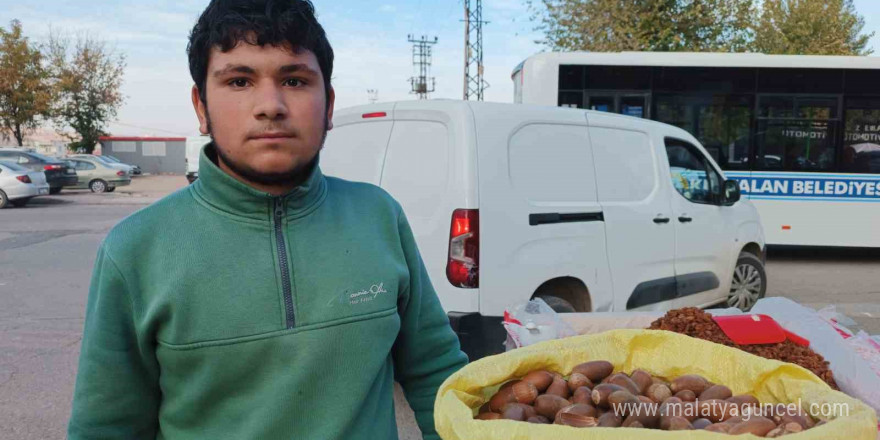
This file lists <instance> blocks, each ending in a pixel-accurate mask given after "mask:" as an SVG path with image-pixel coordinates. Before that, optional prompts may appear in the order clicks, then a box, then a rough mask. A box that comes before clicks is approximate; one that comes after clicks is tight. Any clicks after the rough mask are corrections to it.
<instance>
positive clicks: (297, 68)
mask: <svg viewBox="0 0 880 440" xmlns="http://www.w3.org/2000/svg"><path fill="white" fill-rule="evenodd" d="M278 71H279V72H281V73H296V72H302V73H306V74H311V75H317V74H318V72H316V71H315V70H314V69H312V68H311V67H309V66H308V64H302V63H300V64H288V65H286V66H281V68H280V69H278Z"/></svg>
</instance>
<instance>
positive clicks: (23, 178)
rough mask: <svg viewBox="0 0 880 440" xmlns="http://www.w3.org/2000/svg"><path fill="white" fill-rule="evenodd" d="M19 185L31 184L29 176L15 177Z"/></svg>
mask: <svg viewBox="0 0 880 440" xmlns="http://www.w3.org/2000/svg"><path fill="white" fill-rule="evenodd" d="M15 178H16V179H18V180H19V181H20V182H21V183H33V182H31V178H30V177H29V176H15Z"/></svg>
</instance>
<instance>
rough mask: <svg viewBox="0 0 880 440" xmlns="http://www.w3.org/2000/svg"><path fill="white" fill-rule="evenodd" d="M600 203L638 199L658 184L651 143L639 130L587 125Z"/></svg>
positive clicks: (641, 198)
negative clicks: (588, 126) (594, 162)
mask: <svg viewBox="0 0 880 440" xmlns="http://www.w3.org/2000/svg"><path fill="white" fill-rule="evenodd" d="M590 140H591V141H592V142H593V157H595V160H596V182H597V183H598V185H599V201H601V202H640V201H642V200H645V199H647V198H648V197H649V196H650V195H651V192H652V191H653V190H654V188H655V187H656V186H657V172H656V169H657V166H656V163H655V161H654V153H653V151H652V146H651V142H650V140H649V138H648V136H647V135H646V134H645V133H643V132H640V131H630V130H621V129H618V128H605V127H590Z"/></svg>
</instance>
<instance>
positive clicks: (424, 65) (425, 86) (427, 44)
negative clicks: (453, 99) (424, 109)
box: [407, 35, 437, 99]
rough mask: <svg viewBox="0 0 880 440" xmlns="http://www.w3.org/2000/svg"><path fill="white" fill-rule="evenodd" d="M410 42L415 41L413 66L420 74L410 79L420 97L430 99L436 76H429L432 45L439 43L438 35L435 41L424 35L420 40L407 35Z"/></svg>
mask: <svg viewBox="0 0 880 440" xmlns="http://www.w3.org/2000/svg"><path fill="white" fill-rule="evenodd" d="M407 39H408V40H409V42H410V43H413V66H416V67H417V68H418V71H419V76H414V77H411V78H410V79H409V82H410V84H412V91H411V92H410V93H415V94H417V95H419V99H428V93H431V92H433V91H434V78H433V77H431V78H428V75H430V71H431V46H433V45H435V44H437V37H434V41H431V40H428V37H426V36H424V35H422V37H421V38H420V39H418V40H415V39H413V36H412V35H407Z"/></svg>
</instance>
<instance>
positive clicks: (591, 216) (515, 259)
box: [473, 104, 610, 316]
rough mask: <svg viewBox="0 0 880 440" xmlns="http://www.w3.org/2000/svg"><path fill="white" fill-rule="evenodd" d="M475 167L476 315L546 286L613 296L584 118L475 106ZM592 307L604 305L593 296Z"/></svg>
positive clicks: (495, 311) (556, 111)
mask: <svg viewBox="0 0 880 440" xmlns="http://www.w3.org/2000/svg"><path fill="white" fill-rule="evenodd" d="M473 111H474V115H475V120H476V122H477V142H478V143H477V152H478V154H477V156H478V163H479V167H480V171H479V188H480V311H481V312H482V313H483V314H484V315H489V316H499V315H501V314H503V313H504V310H505V309H506V308H510V307H512V306H513V305H516V304H518V303H521V302H524V301H527V300H528V299H529V298H530V297H531V296H532V295H533V294H534V293H535V292H536V291H538V290H539V287H540V286H542V285H543V284H544V283H546V282H548V281H551V280H558V279H565V280H570V279H572V278H573V279H576V280H577V282H579V283H582V284H583V285H585V286H586V287H587V289H589V291H590V293H591V294H592V293H598V292H610V283H609V281H610V280H609V279H608V271H607V267H608V266H607V262H606V257H605V254H606V253H605V226H604V223H603V221H602V218H603V214H602V209H601V207H600V206H599V203H598V200H597V193H596V181H595V177H594V173H595V170H594V168H593V155H592V151H591V147H590V138H589V134H588V129H587V125H586V118H585V116H584V112H583V111H578V110H571V109H560V108H551V107H536V106H510V105H507V106H501V105H492V104H481V105H476V104H475V105H473ZM600 296H602V297H603V298H606V299H603V300H601V302H600V303H599V304H596V303H595V302H594V303H593V304H592V307H591V308H592V309H593V310H598V309H600V308H601V307H603V306H607V305H610V304H609V301H610V295H607V294H606V295H600Z"/></svg>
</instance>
